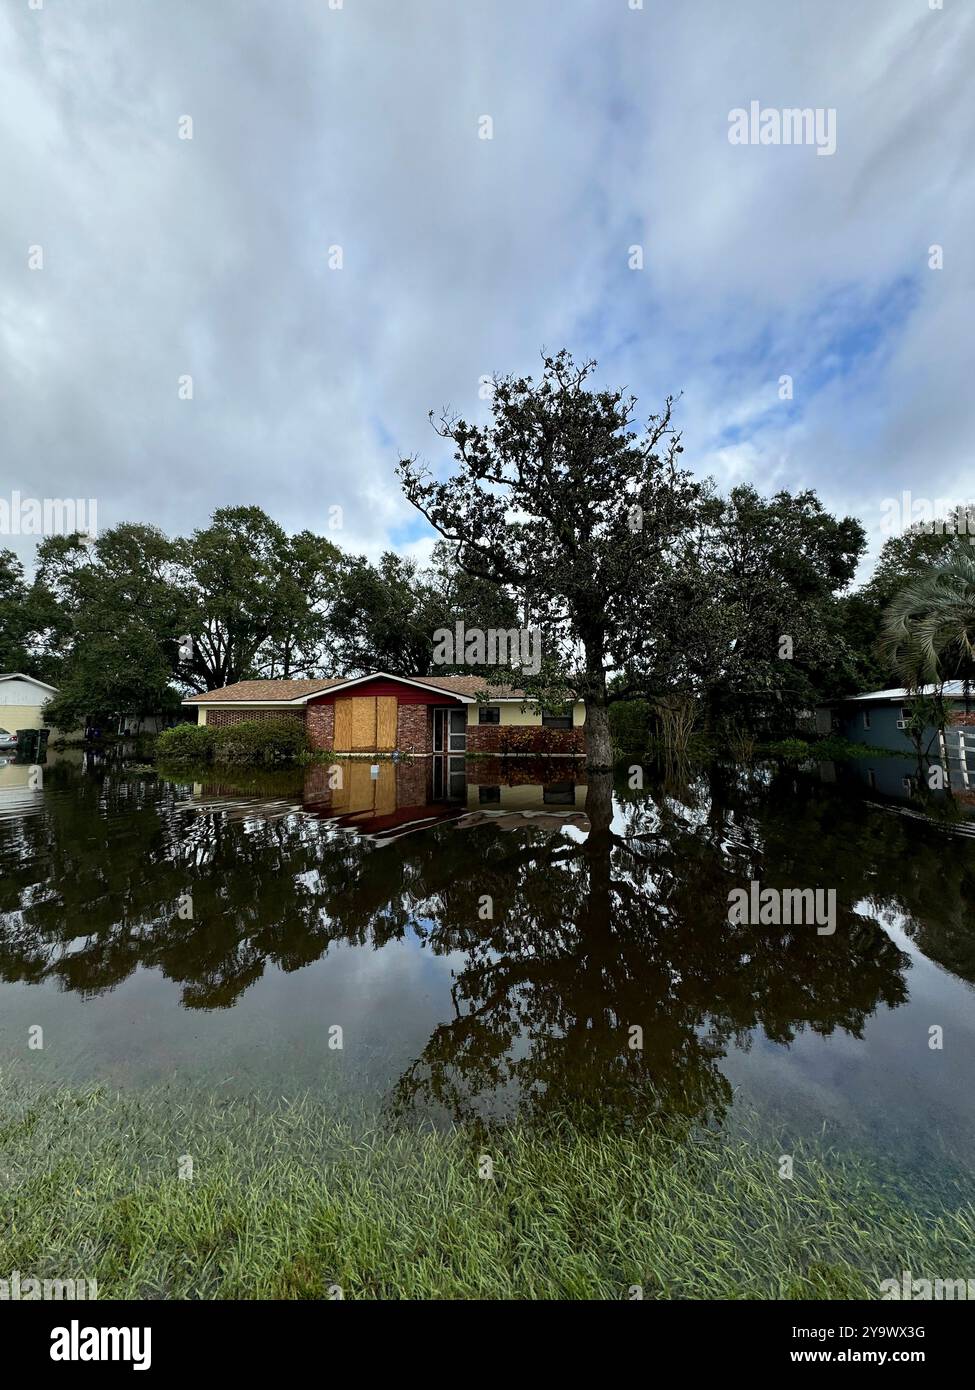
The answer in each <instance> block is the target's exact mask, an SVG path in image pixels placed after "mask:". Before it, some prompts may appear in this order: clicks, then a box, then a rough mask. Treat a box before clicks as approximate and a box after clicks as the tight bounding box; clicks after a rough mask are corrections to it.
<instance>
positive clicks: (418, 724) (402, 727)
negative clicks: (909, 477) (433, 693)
mask: <svg viewBox="0 0 975 1390" xmlns="http://www.w3.org/2000/svg"><path fill="white" fill-rule="evenodd" d="M432 719H433V717H432V715H431V713H430V710H429V708H428V706H427V705H406V704H401V705H397V707H396V747H397V748H398V749H399V751H400V752H401V753H432V752H433V723H432Z"/></svg>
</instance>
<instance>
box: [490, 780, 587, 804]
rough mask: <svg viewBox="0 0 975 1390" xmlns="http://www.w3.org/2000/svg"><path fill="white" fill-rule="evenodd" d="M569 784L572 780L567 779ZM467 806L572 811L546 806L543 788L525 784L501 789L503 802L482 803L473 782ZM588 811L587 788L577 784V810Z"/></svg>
mask: <svg viewBox="0 0 975 1390" xmlns="http://www.w3.org/2000/svg"><path fill="white" fill-rule="evenodd" d="M565 780H566V781H567V782H568V781H571V778H569V777H567V778H566V779H565ZM467 806H468V810H471V811H554V812H559V811H571V810H572V809H573V807H571V806H546V805H545V803H544V800H543V797H542V788H541V786H534V785H532V784H530V783H525V784H523V785H521V786H516V787H505V786H502V788H501V800H500V802H497V801H487V802H484V803H482V802H481V799H480V797H479V796H478V787H477V786H476V785H475V784H474V783H473V782H468V784H467ZM585 809H586V787H585V784H581V783H577V784H576V787H575V810H577V811H584V810H585Z"/></svg>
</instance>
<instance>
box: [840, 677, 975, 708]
mask: <svg viewBox="0 0 975 1390" xmlns="http://www.w3.org/2000/svg"><path fill="white" fill-rule="evenodd" d="M937 691H938V687H937V686H936V685H926V686H925V687H924V688H923V690H922V692H921V693H922V694H924V695H935V694H937ZM915 694H917V692H916V691H911V690H908V689H907V688H906V687H905V686H903V685H897V686H892V687H891V689H890V690H869V691H867V692H866V694H864V695H847V696H845V697H844V698H843V699H842V700H840V701H837V703H838V704H854V703H856V702H857V701H859V700H889V701H892V702H898V701H901V700H910V699H913V697H914V695H915ZM942 694H944V695H945V697H946V698H947V699H949V700H963V699H965V696H966V692H965V682H964V681H945V683H944V690H943V691H942ZM968 697H969V698H975V682H970V683H969V686H968Z"/></svg>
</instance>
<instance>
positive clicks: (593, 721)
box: [583, 701, 613, 772]
mask: <svg viewBox="0 0 975 1390" xmlns="http://www.w3.org/2000/svg"><path fill="white" fill-rule="evenodd" d="M583 727H584V729H585V735H586V767H587V768H588V769H589V770H590V771H596V770H597V769H598V770H599V771H601V772H605V771H608V770H610V769H611V768H612V766H613V741H612V739H611V738H610V735H609V706H608V705H604V704H595V703H594V702H593V701H587V702H586V722H585V725H584V726H583Z"/></svg>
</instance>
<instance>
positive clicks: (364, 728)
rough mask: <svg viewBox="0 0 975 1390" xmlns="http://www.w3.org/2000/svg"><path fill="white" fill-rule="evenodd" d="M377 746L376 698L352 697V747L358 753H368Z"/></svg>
mask: <svg viewBox="0 0 975 1390" xmlns="http://www.w3.org/2000/svg"><path fill="white" fill-rule="evenodd" d="M375 746H376V697H375V695H353V697H352V747H353V749H354V750H355V751H356V752H363V753H364V752H368V751H369V750H370V749H372V748H375Z"/></svg>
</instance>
